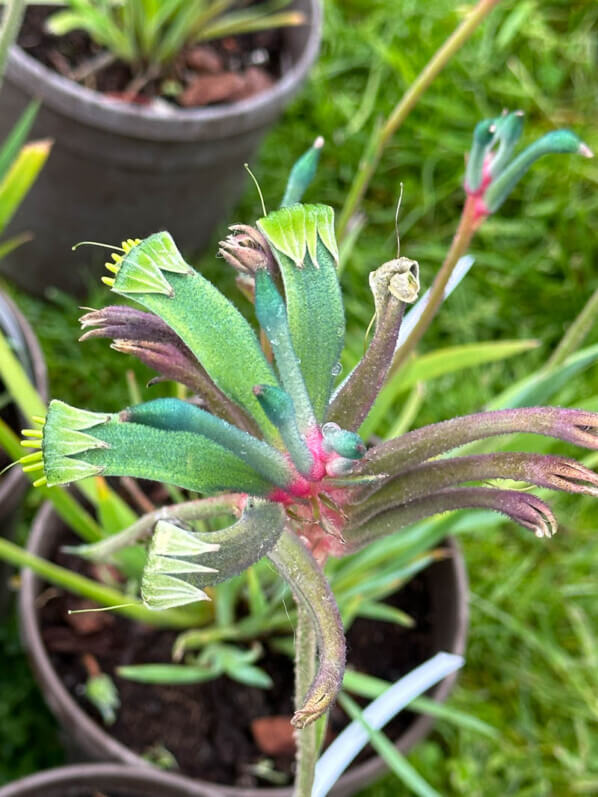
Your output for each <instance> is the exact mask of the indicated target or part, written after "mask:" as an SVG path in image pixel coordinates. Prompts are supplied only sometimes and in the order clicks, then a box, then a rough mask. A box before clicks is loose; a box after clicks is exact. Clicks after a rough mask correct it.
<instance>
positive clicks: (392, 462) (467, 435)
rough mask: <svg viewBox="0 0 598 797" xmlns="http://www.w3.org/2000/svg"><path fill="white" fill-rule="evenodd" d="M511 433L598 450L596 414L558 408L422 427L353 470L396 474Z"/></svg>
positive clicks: (482, 414)
mask: <svg viewBox="0 0 598 797" xmlns="http://www.w3.org/2000/svg"><path fill="white" fill-rule="evenodd" d="M517 432H522V433H531V434H540V435H545V436H547V437H554V438H556V439H557V440H565V441H566V442H569V443H575V444H576V445H579V446H583V447H584V448H590V449H598V413H594V412H587V411H585V410H575V409H562V408H560V407H523V408H520V409H512V410H497V411H494V412H478V413H475V414H473V415H462V416H461V417H458V418H452V419H451V420H449V421H442V422H440V423H434V424H431V425H430V426H422V427H421V428H420V429H414V430H413V431H411V432H407V434H404V435H402V436H401V437H397V438H395V439H394V440H389V441H388V442H387V443H382V444H380V445H378V446H375V447H374V448H371V449H370V450H369V451H368V452H367V453H366V455H365V457H364V459H363V460H362V461H361V463H359V465H358V466H357V467H356V468H355V469H354V471H353V472H354V473H355V474H358V473H364V474H377V473H391V474H397V473H400V472H401V471H402V470H405V469H406V468H411V467H413V466H414V465H417V464H419V463H421V462H424V461H425V460H427V459H430V458H431V457H436V456H438V455H439V454H444V453H446V452H447V451H451V450H452V449H454V448H458V447H459V446H462V445H465V444H466V443H472V442H474V441H475V440H482V439H484V438H488V437H494V436H498V435H505V434H513V433H517Z"/></svg>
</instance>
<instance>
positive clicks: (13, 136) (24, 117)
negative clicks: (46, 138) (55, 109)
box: [0, 102, 39, 180]
mask: <svg viewBox="0 0 598 797" xmlns="http://www.w3.org/2000/svg"><path fill="white" fill-rule="evenodd" d="M38 110H39V102H30V103H29V105H28V106H27V107H26V108H25V110H24V111H23V113H22V114H21V116H20V117H19V120H18V121H17V123H16V124H15V125H14V127H13V128H12V130H11V131H10V133H9V134H8V136H7V137H6V139H5V140H4V143H3V144H2V147H1V148H0V180H2V179H3V178H4V176H5V175H6V173H7V171H8V170H9V168H10V166H11V165H12V163H13V162H14V160H15V158H16V157H17V155H18V153H19V150H20V149H21V147H22V146H23V145H24V144H25V141H26V140H27V136H28V135H29V132H30V130H31V128H32V126H33V122H34V121H35V117H36V116H37V112H38Z"/></svg>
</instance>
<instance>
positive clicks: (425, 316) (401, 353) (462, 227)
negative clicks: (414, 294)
mask: <svg viewBox="0 0 598 797" xmlns="http://www.w3.org/2000/svg"><path fill="white" fill-rule="evenodd" d="M486 216H487V213H485V209H484V207H483V205H482V204H481V203H480V197H478V196H476V195H471V194H469V195H468V196H467V199H466V200H465V204H464V206H463V212H462V214H461V219H460V221H459V226H458V227H457V232H456V233H455V236H454V238H453V241H452V243H451V246H450V249H449V250H448V252H447V254H446V257H445V259H444V262H443V264H442V266H441V267H440V270H439V271H438V273H437V274H436V277H435V279H434V282H433V283H432V287H431V289H430V298H429V300H428V304H427V305H426V308H425V310H424V311H423V313H422V314H421V317H420V319H419V321H418V322H417V324H416V325H415V326H414V327H413V330H412V332H411V334H410V335H409V337H408V338H407V340H406V341H405V343H403V345H402V346H401V347H400V348H399V349H397V352H396V354H395V356H394V360H393V364H392V366H391V369H390V375H391V376H392V375H393V374H395V373H396V372H397V371H398V370H399V368H401V367H402V366H403V365H404V364H405V363H406V362H407V360H408V358H409V356H410V355H411V353H412V352H413V350H414V349H415V347H416V346H417V344H418V343H419V341H420V340H421V338H422V336H423V334H424V333H425V331H426V330H427V329H428V327H429V326H430V323H431V322H432V320H433V318H434V316H435V315H436V313H437V312H438V308H439V307H440V305H441V304H442V300H443V298H444V292H445V290H446V286H447V283H448V281H449V279H450V277H451V274H452V273H453V270H454V268H455V266H456V265H457V262H458V261H459V258H460V257H462V255H464V254H465V253H466V252H467V250H468V249H469V245H470V243H471V239H472V238H473V235H474V233H475V231H476V230H477V229H478V227H479V226H480V224H481V223H482V222H483V221H484V219H485V218H486Z"/></svg>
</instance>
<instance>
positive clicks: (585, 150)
mask: <svg viewBox="0 0 598 797" xmlns="http://www.w3.org/2000/svg"><path fill="white" fill-rule="evenodd" d="M577 151H578V152H579V154H580V155H582V156H583V157H584V158H593V157H594V153H593V152H592V150H591V149H590V148H589V147H588V145H587V144H584V142H583V141H580V142H579V148H578V150H577Z"/></svg>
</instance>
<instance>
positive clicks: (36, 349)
mask: <svg viewBox="0 0 598 797" xmlns="http://www.w3.org/2000/svg"><path fill="white" fill-rule="evenodd" d="M2 319H4V321H3V320H2ZM0 329H2V330H3V331H4V333H5V334H7V335H9V336H10V337H12V338H13V339H15V341H16V344H17V347H18V351H17V353H18V356H19V359H20V360H21V362H22V364H23V365H24V367H25V369H26V370H27V371H28V373H29V376H30V377H31V379H32V380H33V384H34V385H35V387H36V388H37V390H38V392H39V393H40V395H41V397H42V398H43V399H44V401H45V400H46V399H47V397H48V376H47V373H46V362H45V360H44V356H43V354H42V351H41V349H40V346H39V343H38V340H37V338H36V337H35V334H34V332H33V330H32V329H31V326H30V325H29V322H28V321H27V319H26V318H25V316H24V315H23V314H22V313H21V311H20V310H19V308H18V307H17V306H16V304H15V303H14V302H13V301H11V299H9V298H8V296H7V295H6V294H5V293H3V292H2V291H0ZM23 425H24V422H23V419H22V418H21V416H20V415H19V428H18V429H15V430H14V431H15V432H17V434H18V433H19V430H20V428H21V426H23ZM28 484H29V481H28V479H27V478H26V476H25V475H24V474H23V472H22V471H21V469H20V468H19V467H17V468H11V469H10V470H9V471H7V473H5V474H4V475H3V476H0V534H1V535H2V536H3V537H7V538H11V537H12V534H13V526H14V520H15V515H16V510H17V508H18V506H19V503H20V501H21V499H22V498H23V494H24V492H25V490H26V489H27V485H28ZM9 573H10V568H8V567H7V566H6V565H4V564H1V565H0V607H3V606H4V605H5V604H6V600H7V579H8V574H9Z"/></svg>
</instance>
